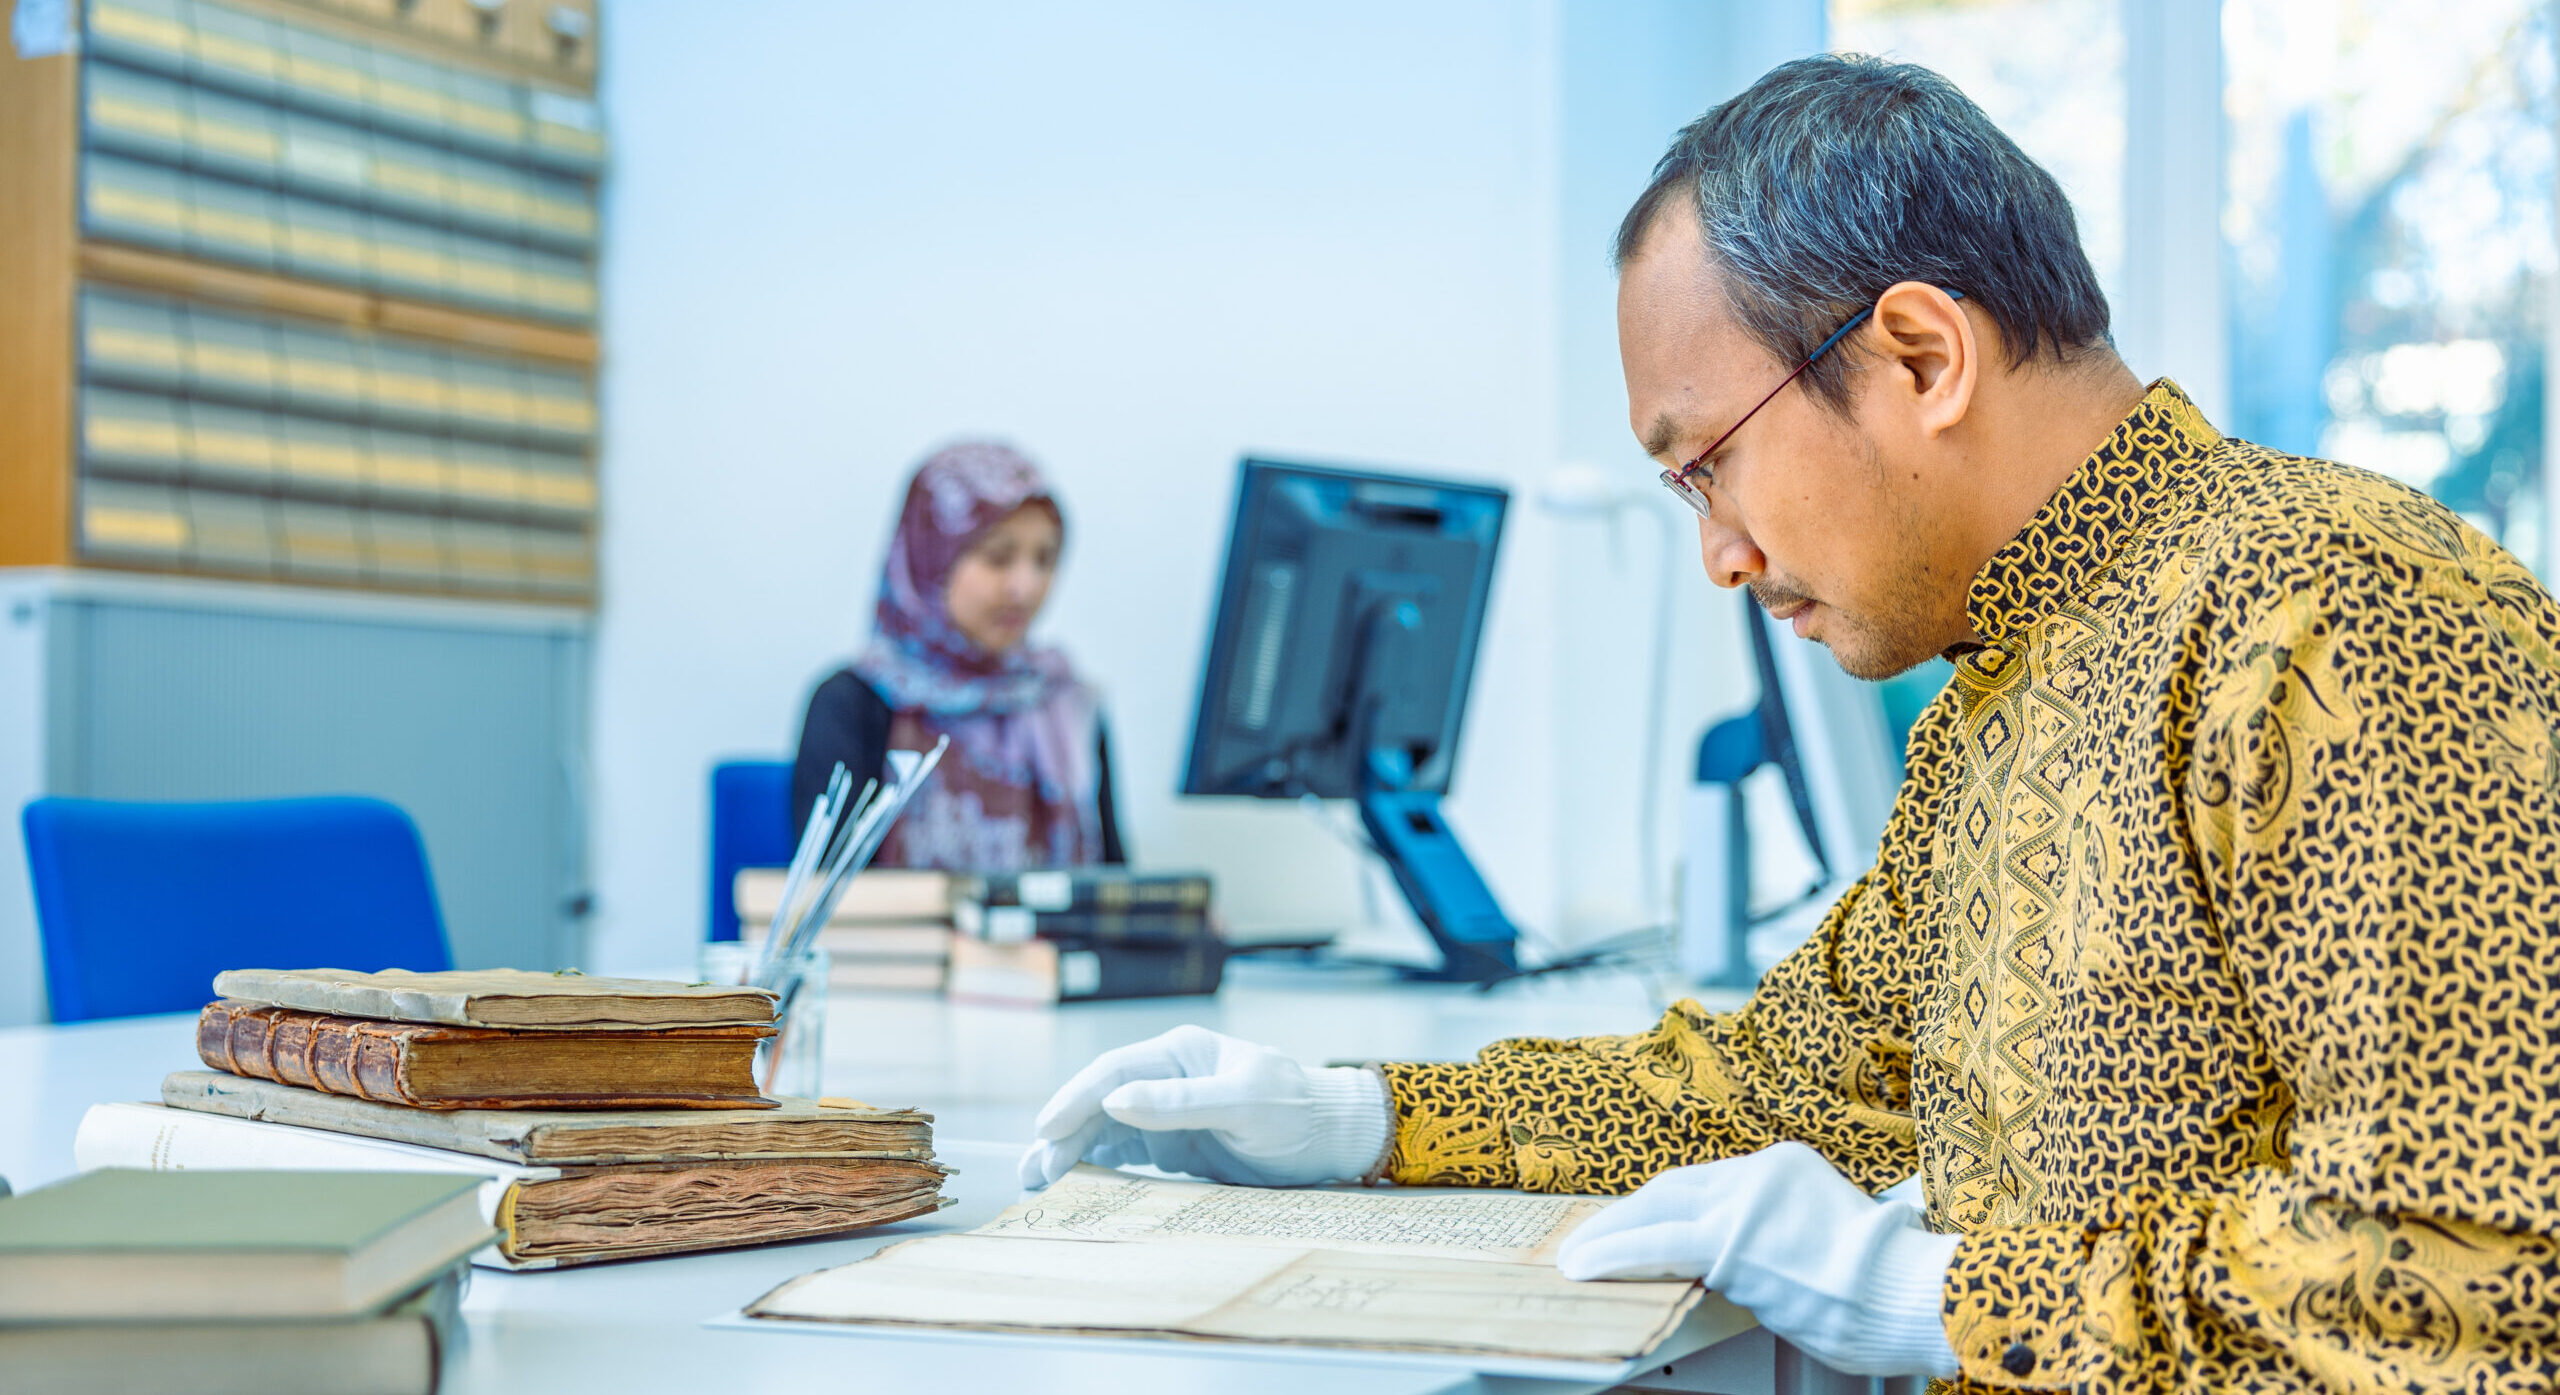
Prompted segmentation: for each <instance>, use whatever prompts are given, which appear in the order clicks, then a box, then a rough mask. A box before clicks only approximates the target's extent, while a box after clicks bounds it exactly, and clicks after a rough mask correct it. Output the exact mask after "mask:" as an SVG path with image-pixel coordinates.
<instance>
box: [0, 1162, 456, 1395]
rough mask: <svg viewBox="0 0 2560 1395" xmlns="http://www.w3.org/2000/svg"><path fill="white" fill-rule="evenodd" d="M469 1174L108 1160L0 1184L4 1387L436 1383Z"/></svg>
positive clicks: (328, 1387)
mask: <svg viewBox="0 0 2560 1395" xmlns="http://www.w3.org/2000/svg"><path fill="white" fill-rule="evenodd" d="M479 1189H480V1183H479V1181H478V1179H476V1178H471V1177H457V1176H452V1175H450V1174H444V1175H438V1174H433V1173H429V1174H425V1175H420V1174H417V1173H406V1172H364V1173H301V1172H297V1173H282V1172H181V1173H151V1172H131V1171H124V1170H120V1169H113V1170H108V1171H102V1172H90V1173H86V1174H83V1175H82V1176H79V1177H75V1178H72V1179H71V1180H69V1181H65V1182H59V1183H56V1184H55V1185H53V1186H50V1187H45V1188H42V1189H40V1190H37V1191H32V1192H29V1193H27V1194H26V1195H24V1196H21V1197H15V1198H11V1199H8V1200H5V1201H0V1389H6V1390H9V1391H12V1392H18V1393H19V1395H45V1393H47V1392H56V1391H60V1392H73V1391H78V1392H90V1391H113V1390H135V1391H141V1390H190V1391H212V1390H242V1391H247V1390H254V1391H259V1392H262V1395H298V1392H311V1393H312V1395H320V1392H329V1393H330V1395H429V1392H432V1391H433V1390H434V1389H435V1388H436V1383H437V1378H438V1375H439V1373H440V1371H441V1369H442V1367H443V1364H444V1357H445V1354H446V1352H447V1351H448V1350H449V1349H450V1343H451V1341H452V1339H453V1337H454V1334H455V1333H456V1332H457V1331H458V1330H459V1324H458V1319H457V1309H458V1307H459V1304H460V1297H461V1291H462V1282H463V1278H464V1271H463V1266H462V1260H463V1257H464V1256H466V1255H468V1254H470V1253H471V1252H472V1251H473V1250H475V1249H478V1248H479V1247H480V1246H481V1245H482V1244H484V1243H485V1242H486V1241H487V1240H488V1239H489V1236H490V1233H491V1232H490V1226H489V1224H488V1222H487V1221H486V1219H485V1218H484V1217H483V1216H482V1214H481V1210H480V1206H479V1197H478V1192H479Z"/></svg>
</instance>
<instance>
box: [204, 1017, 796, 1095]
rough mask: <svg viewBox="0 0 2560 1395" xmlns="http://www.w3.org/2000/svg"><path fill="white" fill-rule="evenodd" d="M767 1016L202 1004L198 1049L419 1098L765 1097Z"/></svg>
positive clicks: (215, 1063)
mask: <svg viewBox="0 0 2560 1395" xmlns="http://www.w3.org/2000/svg"><path fill="white" fill-rule="evenodd" d="M773 1034H774V1029H773V1028H771V1027H764V1026H756V1027H671V1028H662V1029H659V1030H656V1031H647V1032H630V1031H617V1032H561V1031H540V1032H535V1031H507V1030H502V1029H498V1028H491V1027H445V1026H438V1025H435V1024H433V1023H425V1022H379V1021H374V1020H372V1019H369V1018H360V1017H333V1016H330V1015H328V1014H325V1013H317V1012H305V1011H302V1010H299V1009H295V1008H283V1007H260V1006H257V1005H255V1004H251V1003H239V1002H230V1001H224V1002H217V1003H208V1004H206V1005H205V1008H204V1011H203V1012H202V1013H201V1014H199V1015H198V1016H197V1019H196V1055H197V1057H198V1058H199V1059H201V1060H202V1061H203V1062H204V1063H205V1064H206V1065H208V1066H211V1067H213V1068H214V1069H216V1070H223V1071H229V1072H231V1073H232V1074H234V1075H249V1076H256V1077H258V1078H260V1079H262V1080H278V1081H282V1082H284V1083H285V1084H288V1085H300V1086H303V1087H304V1088H306V1089H312V1090H319V1091H323V1092H325V1093H328V1094H333V1095H353V1096H355V1097H357V1098H359V1099H368V1100H383V1101H387V1102H390V1103H393V1104H405V1105H412V1106H415V1107H417V1108H421V1109H466V1108H479V1109H531V1108H548V1109H606V1108H629V1107H638V1106H655V1107H658V1108H665V1109H738V1108H750V1109H759V1108H769V1107H771V1101H768V1100H766V1099H765V1098H764V1097H763V1096H762V1095H761V1094H760V1093H758V1091H757V1089H756V1081H755V1051H756V1043H757V1042H758V1041H759V1040H761V1039H763V1038H765V1037H769V1036H772V1035H773Z"/></svg>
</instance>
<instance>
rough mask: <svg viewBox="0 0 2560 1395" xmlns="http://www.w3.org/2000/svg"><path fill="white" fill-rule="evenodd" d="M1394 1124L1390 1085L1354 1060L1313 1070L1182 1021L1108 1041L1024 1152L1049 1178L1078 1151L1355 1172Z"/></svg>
mask: <svg viewBox="0 0 2560 1395" xmlns="http://www.w3.org/2000/svg"><path fill="white" fill-rule="evenodd" d="M1394 1123H1395V1118H1394V1110H1393V1106H1392V1105H1390V1104H1389V1103H1388V1101H1387V1091H1386V1086H1385V1084H1384V1083H1383V1082H1382V1081H1380V1080H1379V1078H1378V1075H1377V1073H1376V1072H1375V1071H1371V1070H1366V1069H1363V1068H1360V1067H1356V1066H1336V1067H1332V1068H1330V1069H1324V1070H1308V1069H1307V1068H1306V1067H1304V1066H1301V1065H1299V1064H1298V1063H1297V1062H1295V1061H1292V1060H1290V1059H1289V1058H1288V1057H1286V1056H1283V1055H1281V1054H1280V1053H1279V1052H1277V1051H1274V1050H1272V1049H1271V1048H1270V1047H1267V1046H1256V1045H1254V1044H1253V1043H1252V1042H1249V1041H1238V1040H1236V1039H1235V1038H1234V1037H1225V1036H1220V1035H1218V1034H1217V1033H1216V1032H1212V1031H1210V1030H1208V1029H1207V1028H1205V1027H1176V1028H1174V1029H1173V1030H1172V1031H1170V1032H1167V1033H1165V1034H1164V1035H1162V1036H1160V1037H1155V1038H1152V1039H1150V1040H1147V1041H1142V1042H1139V1043H1138V1044H1137V1045H1135V1046H1124V1047H1121V1048H1120V1049H1119V1050H1117V1051H1107V1052H1104V1053H1103V1054H1102V1055H1101V1056H1099V1057H1097V1058H1096V1059H1095V1060H1094V1062H1093V1064H1091V1065H1089V1066H1086V1067H1085V1068H1084V1069H1083V1070H1080V1071H1078V1072H1076V1075H1075V1078H1074V1079H1072V1080H1069V1081H1068V1082H1067V1083H1066V1084H1065V1085H1062V1086H1060V1087H1059V1089H1058V1093H1057V1094H1056V1095H1054V1096H1051V1097H1050V1100H1049V1104H1048V1107H1047V1108H1045V1109H1042V1110H1041V1111H1040V1118H1039V1120H1038V1121H1037V1122H1036V1123H1034V1124H1033V1125H1032V1133H1033V1136H1034V1137H1036V1138H1038V1139H1039V1140H1040V1141H1039V1142H1037V1143H1034V1144H1032V1145H1031V1151H1030V1152H1028V1153H1025V1154H1023V1156H1022V1185H1023V1186H1025V1187H1030V1188H1035V1189H1036V1188H1040V1187H1045V1186H1047V1185H1049V1184H1050V1183H1052V1182H1055V1181H1057V1180H1058V1179H1059V1178H1061V1177H1064V1176H1066V1175H1067V1170H1068V1169H1069V1168H1072V1167H1074V1166H1075V1165H1076V1164H1077V1163H1078V1162H1080V1161H1091V1162H1096V1163H1100V1164H1102V1165H1103V1166H1105V1167H1118V1166H1120V1165H1122V1164H1124V1163H1146V1164H1149V1165H1151V1166H1154V1167H1160V1168H1163V1169H1164V1170H1165V1171H1167V1172H1188V1173H1191V1174H1192V1175H1194V1176H1198V1177H1207V1178H1210V1179H1212V1180H1214V1181H1219V1182H1242V1183H1245V1184H1247V1185H1249V1186H1256V1187H1303V1186H1310V1185H1313V1184H1314V1183H1317V1182H1338V1181H1356V1180H1358V1179H1360V1178H1362V1177H1365V1176H1367V1175H1368V1174H1369V1170H1370V1169H1371V1168H1373V1167H1375V1166H1376V1165H1377V1162H1378V1159H1379V1157H1380V1156H1381V1155H1382V1154H1384V1153H1385V1152H1386V1149H1387V1135H1388V1133H1389V1131H1390V1130H1391V1129H1392V1128H1393V1126H1394Z"/></svg>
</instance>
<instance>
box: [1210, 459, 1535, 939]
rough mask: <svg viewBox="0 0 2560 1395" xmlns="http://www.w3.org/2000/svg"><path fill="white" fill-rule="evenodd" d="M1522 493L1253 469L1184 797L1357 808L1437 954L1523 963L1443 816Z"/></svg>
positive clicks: (1213, 638)
mask: <svg viewBox="0 0 2560 1395" xmlns="http://www.w3.org/2000/svg"><path fill="white" fill-rule="evenodd" d="M1509 500H1510V496H1509V495H1508V494H1507V493H1505V492H1504V491H1503V490H1500V489H1496V488H1492V487H1490V486H1486V485H1473V484H1454V483H1450V482H1448V481H1445V480H1424V479H1411V478H1407V477H1403V476H1398V475H1387V474H1377V473H1372V472H1368V471H1361V470H1344V469H1330V468H1324V467H1319V466H1313V465H1291V464H1282V463H1280V462H1277V461H1269V460H1251V459H1248V460H1246V461H1245V462H1244V463H1243V467H1242V469H1241V471H1240V473H1239V475H1238V479H1237V484H1236V509H1235V525H1234V531H1233V532H1232V533H1231V534H1230V535H1229V536H1228V540H1227V562H1226V573H1225V577H1224V580H1223V581H1222V582H1221V583H1220V585H1219V589H1218V611H1217V618H1216V620H1215V621H1214V622H1213V624H1212V625H1211V627H1210V631H1209V654H1208V661H1207V664H1206V666H1205V667H1204V669H1203V671H1202V674H1201V679H1200V706H1199V711H1198V714H1197V715H1196V716H1195V717H1194V718H1193V720H1192V726H1191V756H1190V759H1189V761H1188V762H1187V763H1186V765H1185V768H1184V772H1183V778H1182V793H1184V794H1186V795H1245V796H1251V797H1255V798H1262V799H1297V798H1301V797H1303V796H1306V795H1310V794H1312V795H1315V796H1318V797H1320V798H1325V799H1351V800H1355V801H1357V802H1358V806H1359V810H1360V819H1361V823H1362V825H1363V827H1365V828H1366V829H1367V830H1368V834H1369V838H1370V841H1371V842H1372V844H1374V845H1375V847H1376V848H1377V851H1378V854H1379V856H1380V857H1381V858H1382V859H1384V860H1385V862H1386V864H1387V867H1388V870H1389V871H1390V872H1391V873H1393V874H1394V876H1395V880H1396V885H1397V887H1398V889H1400V890H1401V891H1402V892H1403V893H1404V896H1405V899H1406V900H1407V901H1408V902H1410V903H1411V904H1412V906H1413V911H1414V915H1415V916H1416V918H1418V919H1419V920H1420V921H1421V922H1422V926H1423V929H1424V930H1426V931H1427V932H1429V934H1430V935H1431V938H1432V940H1433V942H1434V943H1435V944H1437V945H1438V946H1439V949H1440V955H1441V965H1440V968H1439V969H1438V970H1437V971H1436V972H1434V973H1433V974H1431V975H1429V976H1430V977H1439V978H1450V979H1463V980H1482V979H1490V978H1498V977H1501V976H1504V975H1507V974H1509V973H1511V972H1512V971H1513V969H1514V968H1515V965H1516V960H1515V957H1514V947H1515V943H1516V941H1517V938H1518V932H1517V931H1516V929H1515V928H1514V927H1513V925H1512V922H1511V920H1510V918H1509V917H1508V916H1506V915H1504V914H1503V911H1502V907H1501V905H1500V903H1498V902H1497V901H1495V900H1494V897H1493V893H1492V891H1491V890H1490V889H1489V888H1487V887H1486V886H1485V883H1484V878H1483V877H1482V876H1481V875H1479V874H1478V873H1477V872H1476V869H1475V864H1474V863H1473V862H1472V861H1470V860H1469V859H1468V857H1467V854H1466V850H1465V849H1464V848H1463V847H1461V846H1460V845H1459V843H1458V840H1457V837H1456V836H1455V835H1454V834H1452V833H1451V832H1450V831H1449V826H1448V824H1447V822H1446V821H1445V820H1443V819H1442V818H1441V816H1440V797H1441V796H1442V795H1444V794H1446V793H1448V790H1449V773H1450V771H1451V769H1452V768H1453V767H1454V766H1455V764H1456V761H1457V752H1458V729H1459V726H1460V724H1461V723H1462V721H1463V720H1464V718H1465V716H1466V707H1467V686H1468V683H1469V680H1470V679H1471V678H1472V677H1473V676H1474V671H1475V657H1476V641H1477V637H1478V635H1479V634H1480V633H1481V631H1482V630H1483V628H1484V612H1485V602H1486V598H1487V596H1488V594H1489V592H1490V590H1491V587H1492V583H1493V558H1494V549H1495V547H1496V545H1497V544H1498V543H1499V542H1500V541H1501V538H1502V515H1503V510H1504V508H1505V506H1506V505H1507V504H1508V503H1509Z"/></svg>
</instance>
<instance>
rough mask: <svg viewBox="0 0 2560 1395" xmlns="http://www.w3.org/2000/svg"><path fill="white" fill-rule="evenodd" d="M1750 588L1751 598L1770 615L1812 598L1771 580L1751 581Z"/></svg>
mask: <svg viewBox="0 0 2560 1395" xmlns="http://www.w3.org/2000/svg"><path fill="white" fill-rule="evenodd" d="M1750 590H1751V599H1752V600H1754V601H1756V602H1758V603H1759V605H1760V608H1761V609H1762V610H1765V611H1768V612H1769V613H1770V614H1772V615H1775V614H1777V613H1778V612H1779V611H1782V610H1786V609H1788V608H1790V607H1792V606H1796V605H1801V604H1803V603H1804V602H1806V601H1810V600H1812V599H1813V597H1811V596H1808V595H1805V594H1804V593H1803V592H1801V591H1790V590H1788V589H1787V588H1785V587H1783V586H1780V585H1778V584H1777V583H1776V582H1772V581H1755V582H1752V583H1751V587H1750Z"/></svg>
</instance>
